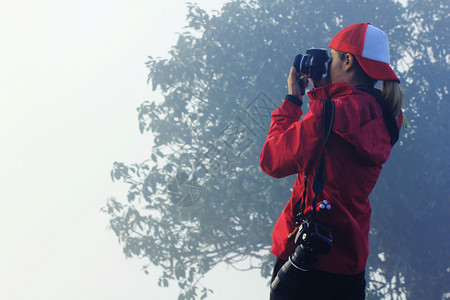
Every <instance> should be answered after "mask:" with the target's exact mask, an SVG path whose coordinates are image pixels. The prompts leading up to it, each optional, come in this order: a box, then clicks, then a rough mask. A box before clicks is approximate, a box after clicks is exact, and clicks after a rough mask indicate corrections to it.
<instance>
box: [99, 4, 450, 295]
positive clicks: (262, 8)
mask: <svg viewBox="0 0 450 300" xmlns="http://www.w3.org/2000/svg"><path fill="white" fill-rule="evenodd" d="M421 5H422V3H419V1H409V2H408V7H407V8H404V7H402V6H401V5H400V4H399V3H396V2H391V1H380V0H378V1H373V2H365V1H358V3H356V1H345V2H336V1H331V0H328V1H326V0H323V1H306V0H304V1H292V0H279V1H273V0H271V1H269V0H260V1H233V2H230V3H227V4H226V5H224V7H223V8H222V10H221V11H220V13H218V14H213V15H208V14H207V13H206V12H205V11H203V10H202V9H200V8H199V7H198V6H196V5H193V4H189V6H188V8H189V12H188V15H187V20H188V25H187V27H186V30H185V32H183V33H182V34H180V36H179V39H178V42H177V44H176V45H175V46H174V47H173V48H172V50H171V51H170V56H171V57H170V59H160V58H153V57H149V61H148V62H147V65H148V67H149V82H151V84H152V86H153V88H154V89H156V88H157V87H159V88H160V89H161V91H162V93H163V95H164V101H163V102H162V103H159V104H157V103H155V102H151V101H146V102H144V103H142V105H141V106H140V107H139V108H138V117H139V126H140V130H141V133H144V132H145V131H150V132H151V133H152V134H153V136H154V142H155V147H154V154H153V155H152V157H151V160H148V161H144V162H142V163H136V164H132V165H125V164H123V163H119V162H116V163H114V167H113V170H112V173H111V175H112V178H113V180H123V181H124V182H125V183H126V184H128V185H129V193H128V197H127V198H128V199H127V200H128V201H119V200H117V199H115V198H113V197H111V198H110V199H108V201H107V204H106V206H105V208H104V211H105V212H107V213H108V214H109V215H110V223H111V229H112V230H113V231H114V232H115V234H116V235H117V236H118V238H119V242H120V243H121V244H122V245H123V248H124V252H125V255H126V256H127V257H132V256H134V257H145V258H148V259H149V265H150V264H153V265H155V266H160V267H163V268H164V272H163V275H162V277H161V278H160V280H159V283H160V285H161V286H168V285H169V282H170V281H171V280H176V281H177V282H178V285H179V287H180V288H181V294H180V299H195V298H197V297H202V298H204V297H206V295H207V294H208V292H210V290H208V289H207V288H206V287H201V285H200V283H199V280H200V279H201V278H202V277H203V275H205V274H206V273H207V272H208V271H209V270H210V269H211V268H212V267H214V266H215V265H216V264H217V263H219V262H226V263H228V264H230V265H235V264H236V263H237V262H239V261H242V260H247V259H254V260H256V261H257V262H258V263H257V264H256V265H252V266H250V267H251V268H260V269H261V274H262V276H264V277H268V276H269V275H270V271H271V268H272V259H271V257H270V256H269V255H268V249H269V246H270V244H271V240H270V237H271V231H272V228H273V225H274V222H275V221H276V219H277V217H278V215H279V213H280V212H281V210H282V209H283V207H284V205H285V204H286V202H287V201H288V200H289V197H290V189H291V187H292V185H293V181H294V179H295V178H294V177H288V178H285V179H281V180H278V179H273V178H270V177H269V176H267V175H265V174H264V173H263V172H262V171H261V170H260V168H259V152H260V150H261V148H262V145H263V143H264V140H265V134H266V133H267V131H268V125H269V121H270V113H271V112H272V110H273V109H274V108H275V107H277V106H278V105H279V104H280V103H281V100H280V99H281V97H283V95H284V94H285V93H286V78H287V75H288V74H287V72H288V71H289V68H290V66H291V63H292V60H293V58H294V56H295V55H296V54H297V53H299V52H303V51H304V50H305V49H307V48H310V47H327V45H328V43H329V40H330V39H331V37H332V36H333V34H335V33H337V32H338V31H339V30H340V29H341V28H342V27H344V26H347V25H349V24H352V23H356V22H365V21H367V20H368V21H370V22H372V23H373V24H374V25H376V26H377V27H380V28H382V29H383V30H385V31H386V32H387V33H388V35H389V36H390V39H391V41H393V42H391V61H392V64H393V65H394V66H395V67H396V68H397V69H399V70H400V69H401V68H402V70H403V72H402V73H401V78H402V79H403V80H404V82H406V85H405V92H406V95H407V96H409V97H410V98H411V99H412V100H411V102H409V103H408V104H407V106H406V108H405V110H406V112H405V113H406V115H407V116H408V117H409V119H410V123H411V127H412V130H409V131H403V133H402V134H403V137H402V139H403V145H401V146H397V148H395V151H394V152H393V154H392V155H393V158H392V159H391V160H390V161H389V163H388V164H387V166H386V170H385V171H384V172H383V174H382V178H381V180H380V182H379V184H378V185H377V188H376V191H375V192H374V194H373V196H372V205H373V210H374V213H373V216H374V218H373V224H372V225H373V226H372V227H373V230H372V232H371V249H372V253H371V256H370V258H369V267H368V270H369V277H370V279H371V281H370V282H369V288H370V289H369V293H370V296H371V297H379V296H380V295H382V294H384V295H386V294H396V295H399V294H402V293H403V294H406V295H409V296H410V297H419V296H420V297H421V298H429V299H431V298H430V297H428V296H429V295H433V297H434V296H436V295H437V296H439V297H441V296H442V294H443V293H445V292H448V290H446V287H445V284H444V283H445V281H448V272H446V268H447V267H448V266H445V264H442V263H440V262H442V261H444V262H445V261H448V256H449V254H448V253H447V252H448V251H446V249H448V242H447V241H446V240H445V239H433V235H430V234H429V233H427V234H425V235H426V236H427V238H428V239H427V238H424V239H422V240H423V241H421V240H420V239H418V238H417V232H418V231H419V232H420V228H417V227H415V226H414V225H415V224H420V226H425V227H421V228H426V229H427V230H430V232H434V233H439V234H441V235H443V236H448V225H446V224H445V223H442V222H441V223H436V219H434V218H432V217H433V216H436V215H439V216H442V217H445V214H446V213H448V201H444V203H439V205H438V206H436V204H434V206H433V204H432V203H433V202H432V201H430V202H429V203H427V204H425V209H424V208H423V206H424V204H423V199H424V197H423V196H424V195H430V196H432V197H435V198H434V199H436V200H437V199H439V197H441V198H442V195H448V194H449V193H448V189H446V190H445V187H444V186H445V185H444V183H446V182H448V180H446V179H447V178H446V177H445V176H448V175H447V173H446V172H445V170H448V162H447V161H445V159H444V158H445V157H448V151H447V148H446V147H443V146H442V144H441V143H439V141H440V140H442V137H448V133H447V132H446V131H445V126H444V125H446V124H444V123H441V125H440V127H438V128H436V127H435V126H433V127H432V126H431V125H430V123H429V122H424V119H423V114H425V115H426V116H427V117H428V118H430V119H431V118H432V117H433V116H434V117H439V116H440V117H442V116H444V114H445V112H448V104H447V102H446V100H445V98H446V97H448V86H447V83H446V82H445V78H448V71H449V70H448V64H446V62H448V60H449V55H448V53H447V52H446V51H447V49H448V44H447V45H446V44H445V43H446V39H445V36H446V35H445V28H448V26H447V27H446V26H445V25H446V24H447V23H446V22H447V20H446V18H445V16H446V13H447V12H448V6H447V5H446V4H445V3H444V2H443V1H441V2H440V3H436V2H433V4H431V3H430V4H427V5H428V6H429V7H427V8H428V10H427V15H422V14H418V12H419V11H422V10H421V8H420V7H419V6H421ZM374 12H376V13H374ZM411 24H413V26H411ZM447 25H448V24H447ZM442 26H444V27H442ZM423 28H425V29H426V30H423ZM437 37H440V39H441V40H438V41H437V43H439V45H438V46H435V43H436V40H435V39H436V38H437ZM424 40H425V41H428V42H427V43H424ZM430 51H431V52H430ZM406 53H408V55H410V58H411V59H408V57H406V58H405V55H406ZM405 64H408V65H407V66H406V67H405ZM435 70H439V72H440V73H441V74H442V77H439V78H436V76H435V74H436V71H435ZM445 75H447V76H445ZM418 81H419V82H420V83H422V84H417V83H418ZM432 93H433V96H430V95H431V94H432ZM422 99H427V100H426V101H425V100H422ZM436 106H439V112H438V113H437V114H435V113H431V112H432V111H434V110H435V107H436ZM447 124H448V123H447ZM424 136H432V137H434V139H432V140H431V142H432V143H433V146H434V147H433V149H429V148H427V147H421V148H416V146H418V145H417V144H421V145H423V142H422V141H421V140H422V139H423V137H424ZM447 140H448V139H447ZM444 141H445V139H444ZM418 149H420V151H419V150H418ZM412 161H413V162H414V164H413V163H411V162H412ZM417 162H420V163H417ZM427 165H431V166H432V167H435V168H436V169H434V170H433V169H428V170H427V168H426V167H424V166H427ZM445 167H446V168H445ZM405 168H406V169H407V172H406V173H404V172H403V171H402V170H405ZM424 172H425V173H424ZM423 174H424V175H426V176H427V177H426V178H427V179H428V182H426V185H427V187H428V188H427V187H424V186H423V185H419V184H417V183H418V180H420V179H421V178H422V176H423ZM405 183H406V184H408V185H405ZM430 188H431V189H430ZM393 197H395V198H396V201H395V202H394V201H392V199H393ZM444 197H447V199H444V200H448V196H444ZM435 203H436V202H435ZM411 207H413V208H414V209H412V210H410V209H409V208H411ZM393 208H394V209H393ZM438 208H444V209H438ZM442 220H445V219H442ZM411 221H413V224H411ZM438 224H440V225H441V227H437V226H436V225H438ZM442 225H443V226H442ZM399 239H400V240H401V241H402V242H403V241H404V242H405V243H402V244H400V243H398V241H399ZM422 242H423V245H422V244H421V245H420V246H418V245H417V244H418V243H422ZM426 242H428V243H433V244H434V245H435V247H431V248H427V247H426V246H427V245H426V244H425V243H426ZM405 245H415V246H411V247H408V248H407V249H405V247H404V246H405ZM405 251H407V255H405ZM382 254H384V255H382ZM405 256H406V257H407V259H405ZM379 257H381V258H382V259H380V258H379ZM437 259H439V261H438V260H437ZM424 267H426V268H435V269H434V270H435V271H433V272H431V271H429V273H428V272H427V273H426V274H423V273H422V271H421V268H424ZM147 268H148V265H145V266H144V270H145V271H146V272H148V271H147ZM428 270H431V269H428ZM436 270H438V272H437V273H436ZM376 274H377V275H376ZM431 274H436V276H438V278H436V277H434V275H431ZM379 278H382V280H381V281H380V280H379ZM393 281H396V283H395V284H393V283H392V282H393Z"/></svg>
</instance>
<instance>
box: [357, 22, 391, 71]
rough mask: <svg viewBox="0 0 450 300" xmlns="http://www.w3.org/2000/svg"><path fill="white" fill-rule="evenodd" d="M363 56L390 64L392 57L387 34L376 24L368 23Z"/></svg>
mask: <svg viewBox="0 0 450 300" xmlns="http://www.w3.org/2000/svg"><path fill="white" fill-rule="evenodd" d="M361 56H362V57H364V58H368V59H372V60H376V61H381V62H384V63H387V64H389V62H390V59H389V45H388V37H387V35H386V34H385V33H384V32H383V31H381V30H380V29H378V28H376V27H375V26H372V25H368V26H367V31H366V37H365V40H364V49H363V52H362V54H361Z"/></svg>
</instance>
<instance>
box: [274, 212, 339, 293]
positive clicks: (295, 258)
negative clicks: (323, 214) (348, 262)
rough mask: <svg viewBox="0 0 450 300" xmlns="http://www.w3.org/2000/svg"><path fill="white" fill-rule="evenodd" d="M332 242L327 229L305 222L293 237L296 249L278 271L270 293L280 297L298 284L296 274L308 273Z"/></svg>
mask: <svg viewBox="0 0 450 300" xmlns="http://www.w3.org/2000/svg"><path fill="white" fill-rule="evenodd" d="M332 242H333V236H332V234H331V230H330V229H329V228H327V227H325V226H324V225H321V224H319V223H317V222H314V221H311V220H305V221H304V222H303V223H302V224H301V225H300V227H299V229H298V231H297V234H296V236H295V244H296V245H297V248H295V251H294V253H293V254H292V255H291V256H290V257H289V260H288V261H287V262H286V263H285V264H284V265H283V267H281V269H280V270H279V271H278V274H277V276H276V277H275V279H274V280H273V281H272V283H271V285H270V292H271V293H272V294H274V295H282V293H283V291H285V290H287V289H289V288H290V287H293V286H295V285H296V284H298V282H297V280H296V279H297V277H298V273H299V272H305V271H308V269H309V266H310V265H311V264H312V263H313V262H315V261H316V260H317V257H318V255H323V254H326V253H328V252H329V251H330V250H331V246H332Z"/></svg>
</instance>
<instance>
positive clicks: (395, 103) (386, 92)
mask: <svg viewBox="0 0 450 300" xmlns="http://www.w3.org/2000/svg"><path fill="white" fill-rule="evenodd" d="M382 93H383V97H384V99H385V100H386V102H387V103H388V105H389V108H390V109H391V112H392V114H393V115H394V116H395V117H397V116H398V114H399V113H400V109H401V108H402V101H403V91H402V88H401V87H400V83H399V82H397V81H394V80H384V81H383V91H382Z"/></svg>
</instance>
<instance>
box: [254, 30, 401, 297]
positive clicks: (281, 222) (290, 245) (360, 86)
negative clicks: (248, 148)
mask: <svg viewBox="0 0 450 300" xmlns="http://www.w3.org/2000/svg"><path fill="white" fill-rule="evenodd" d="M329 47H330V48H331V49H332V50H331V59H332V61H331V65H330V73H329V77H328V78H327V79H326V80H322V81H320V82H316V83H315V84H316V86H319V87H318V88H314V89H312V90H311V91H309V92H308V95H309V98H310V102H309V106H310V112H308V113H307V114H306V115H305V116H304V117H303V119H302V120H301V121H299V119H300V118H301V117H302V115H303V112H302V109H301V105H302V95H301V94H300V87H299V85H298V78H299V77H300V76H301V75H304V74H298V73H297V72H296V70H295V68H291V72H290V75H289V78H288V91H289V94H288V96H286V100H284V101H283V103H282V105H281V106H280V107H278V108H277V109H276V110H275V111H274V112H273V113H272V122H271V126H270V130H269V133H268V134H267V140H266V142H265V144H264V146H263V149H262V151H261V154H260V165H261V168H262V170H263V171H264V172H265V173H267V174H268V175H270V176H273V177H276V178H280V177H285V176H289V175H292V174H298V175H297V179H296V182H295V185H294V189H293V192H292V196H291V199H290V201H289V202H288V204H287V205H286V207H285V209H284V211H283V212H282V213H281V215H280V217H279V219H278V221H277V223H276V225H275V228H274V230H273V234H272V239H273V246H272V248H271V252H272V253H273V254H274V255H275V256H276V257H277V261H276V264H275V268H274V276H273V278H275V276H276V274H277V272H278V270H279V269H280V268H281V267H282V266H283V264H284V263H285V262H286V261H287V260H288V258H289V256H290V255H291V254H292V253H293V252H294V250H295V248H296V247H297V245H296V244H295V243H294V237H293V236H294V235H289V234H290V233H291V232H295V230H296V226H295V224H294V221H293V214H295V213H299V211H298V210H299V208H300V207H301V206H302V205H296V204H297V203H298V202H299V201H304V202H305V208H306V209H305V211H306V212H308V211H309V212H310V211H311V210H312V206H311V205H312V199H313V197H314V193H313V190H312V187H311V184H310V183H309V184H307V186H306V188H305V186H304V177H305V172H308V178H314V175H315V171H316V168H317V165H318V159H319V154H320V152H321V149H322V105H323V101H321V99H332V100H333V101H334V103H335V113H334V124H333V129H332V132H331V134H330V136H329V139H328V142H327V145H326V148H325V187H324V190H323V192H322V193H320V194H319V195H317V200H318V201H317V203H320V202H321V201H322V200H327V201H328V203H329V204H330V205H331V210H329V211H328V210H321V211H319V212H318V213H317V219H318V221H319V222H320V223H321V224H323V225H325V226H326V227H328V228H330V229H331V231H332V234H333V245H332V249H331V251H330V252H329V253H327V254H324V255H320V256H319V257H318V259H317V261H315V262H314V263H312V264H311V265H310V266H309V267H310V268H309V270H308V271H303V272H299V274H298V278H297V279H296V284H295V287H292V288H289V290H286V291H284V292H283V295H271V299H327V300H329V299H364V298H365V278H364V271H365V267H366V262H367V257H368V253H369V245H368V238H369V225H370V214H371V206H370V203H369V199H368V196H369V194H370V193H371V191H372V189H373V188H374V186H375V184H376V181H377V179H378V177H379V175H380V172H381V169H382V166H383V164H384V163H385V162H386V160H387V159H388V157H389V154H390V152H391V148H392V145H393V143H394V142H395V137H394V138H392V139H394V140H392V139H391V135H390V133H389V131H388V129H390V130H391V131H392V128H389V126H387V123H386V120H388V119H389V118H390V119H391V120H394V121H393V122H394V127H395V128H394V131H396V133H397V138H398V130H399V129H400V127H401V123H402V120H403V115H402V113H401V104H402V99H403V93H402V90H401V88H400V80H399V79H398V77H397V76H396V75H395V73H394V71H393V70H392V69H391V67H390V66H389V49H388V39H387V36H386V34H385V33H384V32H383V31H381V30H380V29H378V28H376V27H374V26H372V25H370V23H358V24H353V25H351V26H348V27H346V28H344V29H343V30H342V31H341V32H339V33H338V34H337V35H336V36H334V38H333V39H332V40H331V43H330V45H329ZM378 80H382V81H383V91H382V92H381V91H378V90H375V89H374V85H375V83H376V82H377V81H378ZM380 96H381V97H380ZM377 98H383V99H384V101H385V103H387V107H388V108H387V110H388V111H385V112H384V113H383V108H382V105H380V103H379V102H378V101H377ZM388 123H389V122H388ZM394 135H395V134H394ZM311 181H312V180H308V182H311ZM304 190H305V191H306V197H305V199H304V200H301V199H302V194H303V193H304ZM293 210H294V211H293ZM273 278H272V280H273Z"/></svg>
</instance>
